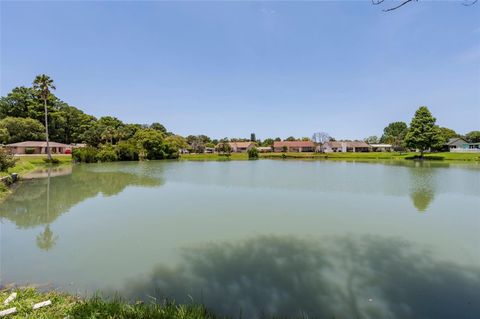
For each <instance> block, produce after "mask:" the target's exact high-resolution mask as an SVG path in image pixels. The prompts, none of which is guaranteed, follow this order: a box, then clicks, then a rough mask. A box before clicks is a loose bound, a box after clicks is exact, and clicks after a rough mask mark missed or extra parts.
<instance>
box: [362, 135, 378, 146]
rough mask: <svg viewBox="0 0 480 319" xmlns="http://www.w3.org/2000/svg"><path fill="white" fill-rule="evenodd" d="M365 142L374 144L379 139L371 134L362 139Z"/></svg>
mask: <svg viewBox="0 0 480 319" xmlns="http://www.w3.org/2000/svg"><path fill="white" fill-rule="evenodd" d="M364 141H365V143H368V144H376V143H378V141H379V139H378V137H377V136H375V135H373V136H369V137H367V138H366V139H364Z"/></svg>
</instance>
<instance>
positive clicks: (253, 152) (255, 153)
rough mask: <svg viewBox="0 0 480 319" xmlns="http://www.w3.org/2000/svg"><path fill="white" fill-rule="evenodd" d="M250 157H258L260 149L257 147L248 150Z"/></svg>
mask: <svg viewBox="0 0 480 319" xmlns="http://www.w3.org/2000/svg"><path fill="white" fill-rule="evenodd" d="M248 159H258V150H257V148H256V147H252V148H251V149H249V150H248Z"/></svg>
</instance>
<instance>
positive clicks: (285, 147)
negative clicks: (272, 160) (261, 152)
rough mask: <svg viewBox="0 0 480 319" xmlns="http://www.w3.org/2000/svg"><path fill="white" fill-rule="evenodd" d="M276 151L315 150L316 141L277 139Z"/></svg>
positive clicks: (274, 147)
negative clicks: (279, 140)
mask: <svg viewBox="0 0 480 319" xmlns="http://www.w3.org/2000/svg"><path fill="white" fill-rule="evenodd" d="M273 151H274V152H277V153H278V152H299V153H302V152H315V143H313V142H312V141H281V142H278V141H275V142H273Z"/></svg>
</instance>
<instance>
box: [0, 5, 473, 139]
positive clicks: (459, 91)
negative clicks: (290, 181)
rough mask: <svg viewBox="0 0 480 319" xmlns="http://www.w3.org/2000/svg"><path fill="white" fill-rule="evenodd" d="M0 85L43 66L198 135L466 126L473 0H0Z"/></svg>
mask: <svg viewBox="0 0 480 319" xmlns="http://www.w3.org/2000/svg"><path fill="white" fill-rule="evenodd" d="M0 64H1V94H2V95H6V94H7V93H8V92H9V91H10V90H11V89H12V88H13V87H15V86H21V85H30V83H31V81H32V80H33V78H34V76H35V75H36V74H40V73H46V74H49V75H50V76H51V77H53V79H54V80H55V82H56V85H57V91H56V94H57V96H58V97H60V98H61V99H63V100H64V101H66V102H68V103H69V104H71V105H74V106H76V107H78V108H80V109H82V110H84V111H85V112H87V113H90V114H93V115H95V116H102V115H114V116H116V117H118V118H120V119H121V120H123V121H125V122H131V123H151V122H154V121H158V122H161V123H163V124H164V125H165V126H166V127H167V128H168V129H169V130H171V131H173V132H175V133H178V134H181V135H188V134H207V135H209V136H212V137H217V138H221V137H225V136H228V137H249V135H250V133H251V132H255V133H256V134H257V137H259V138H266V137H269V136H273V137H275V136H280V137H287V136H289V135H294V136H298V137H300V136H311V135H312V133H314V132H317V131H326V132H328V133H330V135H332V136H334V137H336V138H337V139H340V138H350V139H357V138H364V137H367V136H370V135H381V133H382V130H383V127H384V126H385V125H386V124H388V123H389V122H392V121H397V120H402V121H406V122H410V119H411V117H412V115H413V113H414V111H415V109H416V108H417V107H418V106H420V105H427V106H428V107H429V108H430V110H431V111H432V113H433V114H434V116H436V117H437V123H438V124H439V125H441V126H447V127H450V128H453V129H455V130H456V131H458V132H459V133H465V132H468V131H471V130H474V129H480V4H477V5H476V6H473V7H465V6H463V5H461V4H460V3H459V2H436V1H435V2H425V1H420V2H418V3H412V4H411V5H408V6H405V7H404V8H402V9H400V10H397V11H394V12H391V13H384V12H382V11H381V8H379V7H375V6H372V5H371V4H370V2H369V1H360V2H359V1H356V2H346V1H342V2H340V1H337V2H68V1H63V2H1V60H0Z"/></svg>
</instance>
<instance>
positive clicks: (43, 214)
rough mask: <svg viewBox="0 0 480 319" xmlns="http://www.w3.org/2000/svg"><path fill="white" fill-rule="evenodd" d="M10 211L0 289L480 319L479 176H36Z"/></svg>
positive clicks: (234, 170)
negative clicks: (11, 286)
mask: <svg viewBox="0 0 480 319" xmlns="http://www.w3.org/2000/svg"><path fill="white" fill-rule="evenodd" d="M42 176H44V178H39V179H33V180H29V181H24V182H22V183H20V184H19V185H18V186H17V188H16V190H15V192H14V193H13V194H12V195H11V196H10V197H9V198H7V200H6V201H5V202H4V203H3V204H1V206H0V217H1V229H0V230H1V262H0V265H1V269H0V270H1V272H0V276H1V284H2V285H6V284H8V283H11V282H15V283H17V284H28V283H30V284H32V283H34V284H39V285H47V284H49V285H51V287H54V288H59V289H60V290H64V291H69V292H74V293H79V294H82V295H85V294H86V295H89V294H91V293H92V292H95V291H102V292H104V293H105V294H110V293H112V294H113V293H114V292H118V293H119V294H120V295H122V296H124V297H126V298H129V299H131V300H146V301H158V302H161V301H162V300H163V299H165V298H169V299H174V300H176V301H177V302H187V303H188V302H194V303H195V302H198V303H204V304H205V305H206V306H207V307H208V308H210V309H212V310H214V311H215V312H216V313H218V314H226V315H229V316H232V317H235V318H237V317H240V316H241V317H243V318H261V317H263V316H270V315H275V314H277V315H284V316H302V315H303V316H306V315H308V316H309V317H315V318H395V319H396V318H401V319H406V318H435V319H438V318H448V319H452V318H456V319H457V318H475V319H478V318H480V165H479V164H478V163H471V164H453V163H443V162H424V163H421V162H412V161H397V162H383V163H378V162H343V161H289V160H284V161H282V160H258V161H225V162H186V161H185V162H183V161H180V162H175V161H172V162H169V161H151V162H141V163H111V164H85V165H75V166H73V167H66V168H65V167H64V168H62V167H60V168H58V169H53V170H50V171H45V172H40V173H39V174H37V176H36V177H42Z"/></svg>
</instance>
